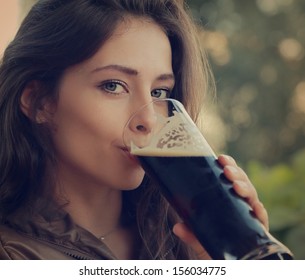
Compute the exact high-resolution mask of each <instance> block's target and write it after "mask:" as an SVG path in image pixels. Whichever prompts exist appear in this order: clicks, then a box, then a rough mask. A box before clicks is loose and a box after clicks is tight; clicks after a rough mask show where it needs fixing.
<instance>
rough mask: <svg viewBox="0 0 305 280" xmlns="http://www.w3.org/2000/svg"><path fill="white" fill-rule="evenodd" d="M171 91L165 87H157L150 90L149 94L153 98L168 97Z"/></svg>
mask: <svg viewBox="0 0 305 280" xmlns="http://www.w3.org/2000/svg"><path fill="white" fill-rule="evenodd" d="M170 93H171V91H170V90H169V89H165V88H157V89H154V90H153V91H152V92H151V96H152V97H154V98H168V97H169V95H170Z"/></svg>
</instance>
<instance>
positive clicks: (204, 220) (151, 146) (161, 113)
mask: <svg viewBox="0 0 305 280" xmlns="http://www.w3.org/2000/svg"><path fill="white" fill-rule="evenodd" d="M123 138H124V142H125V145H126V146H127V147H128V148H129V149H130V150H131V151H130V152H131V153H132V154H134V155H136V156H137V157H138V159H139V161H140V163H141V165H142V167H143V169H144V170H145V172H146V173H147V175H148V176H149V177H151V179H152V180H153V181H155V183H156V184H157V185H158V186H159V187H160V190H161V193H162V194H163V195H164V196H165V198H166V199H167V200H168V201H169V203H170V204H171V205H172V207H173V208H174V209H175V210H176V212H177V213H178V214H179V216H180V217H181V218H182V220H183V221H184V222H185V223H186V224H187V226H188V227H189V228H190V230H192V232H193V233H194V234H195V236H196V237H197V239H198V240H199V242H200V243H201V244H202V245H203V247H204V248H205V249H206V251H207V252H208V253H209V255H210V256H211V257H212V259H218V260H227V259H228V260H231V259H269V260H276V259H293V257H292V253H291V252H290V251H289V249H288V248H287V247H285V246H284V245H283V244H281V243H280V242H279V241H278V240H276V239H275V238H274V237H273V236H271V234H270V233H269V232H268V231H267V230H266V229H265V228H264V226H263V225H262V224H261V223H260V221H259V220H258V219H257V218H256V217H255V216H254V214H253V211H252V209H251V207H250V206H249V205H248V204H247V203H246V202H245V201H244V200H243V199H242V198H241V197H239V196H238V195H237V194H236V192H235V191H234V189H233V186H232V183H231V182H230V181H229V180H227V179H226V178H225V176H224V174H223V170H222V167H221V166H220V165H219V164H218V162H217V158H216V156H215V154H214V152H213V151H212V149H211V148H210V146H209V145H208V143H207V141H206V140H205V138H204V137H203V135H202V134H201V132H200V131H199V129H198V128H197V127H196V125H195V124H194V122H193V121H192V120H191V118H190V116H189V115H188V114H187V112H186V110H185V109H184V107H183V105H182V104H181V103H180V102H178V101H177V100H173V99H161V100H155V101H154V102H152V103H150V104H147V105H146V106H144V107H142V108H141V109H140V110H138V111H137V112H136V113H134V114H133V115H132V117H131V118H130V120H129V122H128V124H127V125H126V127H125V129H124V134H123Z"/></svg>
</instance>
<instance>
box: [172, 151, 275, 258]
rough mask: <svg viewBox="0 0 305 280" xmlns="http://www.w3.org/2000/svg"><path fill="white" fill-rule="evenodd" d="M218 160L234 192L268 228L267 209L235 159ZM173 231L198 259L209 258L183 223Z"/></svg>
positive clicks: (224, 157) (226, 157) (221, 157)
mask: <svg viewBox="0 0 305 280" xmlns="http://www.w3.org/2000/svg"><path fill="white" fill-rule="evenodd" d="M218 162H219V164H220V165H221V166H222V167H223V172H224V175H225V176H226V178H227V179H228V180H230V181H231V182H232V184H233V188H234V190H235V191H236V193H237V194H238V195H240V196H241V197H243V198H244V199H245V200H246V201H247V202H248V203H249V205H250V206H251V207H252V209H253V212H254V214H255V215H256V217H257V218H258V219H259V220H260V221H261V223H262V224H263V225H264V226H265V228H266V229H267V230H268V229H269V222H268V214H267V211H266V209H265V208H264V206H263V204H262V203H261V202H260V201H259V199H258V195H257V192H256V190H255V188H254V186H253V185H252V183H251V181H250V180H249V178H248V176H247V174H246V173H245V172H244V171H243V170H242V169H241V168H240V167H238V166H237V164H236V162H235V160H234V159H233V158H232V157H230V156H226V155H220V156H219V157H218ZM173 232H174V234H176V235H177V236H178V237H179V238H180V239H181V240H182V241H184V242H185V243H186V244H188V245H189V246H190V247H191V248H192V249H193V250H194V252H195V253H196V255H197V257H198V259H202V260H204V259H211V257H210V256H209V254H208V253H207V251H206V250H205V249H204V248H203V247H202V245H201V244H200V243H199V241H198V240H197V238H196V237H195V236H194V234H193V233H192V232H191V231H190V230H189V229H188V228H187V226H186V225H185V224H184V223H177V224H176V225H175V226H174V228H173Z"/></svg>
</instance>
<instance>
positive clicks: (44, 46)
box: [0, 0, 210, 258]
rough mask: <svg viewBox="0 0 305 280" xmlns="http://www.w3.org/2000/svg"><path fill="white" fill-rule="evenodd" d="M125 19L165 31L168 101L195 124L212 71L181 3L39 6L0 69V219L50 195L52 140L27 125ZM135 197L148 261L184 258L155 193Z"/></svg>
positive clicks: (94, 1) (66, 0) (47, 0)
mask: <svg viewBox="0 0 305 280" xmlns="http://www.w3.org/2000/svg"><path fill="white" fill-rule="evenodd" d="M126 16H136V17H148V18H151V19H153V20H154V21H155V22H156V23H157V24H159V25H160V26H161V27H162V28H163V30H164V31H165V32H166V34H167V36H168V38H169V40H170V43H171V47H172V56H173V59H172V61H173V71H174V74H175V80H176V85H175V88H174V91H173V92H174V96H173V98H176V99H178V100H180V101H181V102H182V103H184V105H185V107H186V109H187V110H188V112H189V113H190V115H191V116H192V117H193V119H194V120H196V118H197V117H198V114H199V112H200V109H201V106H202V102H203V97H204V94H205V93H206V92H207V91H208V86H209V81H210V70H209V66H208V63H207V60H206V59H205V58H204V57H203V56H202V53H201V52H200V50H199V45H198V43H197V39H196V26H195V25H194V23H193V22H192V20H191V17H190V16H189V14H188V12H187V9H186V7H185V3H184V2H183V1H182V0H153V1H152V0H111V1H109V0H40V1H38V2H37V3H36V4H35V5H34V6H33V8H32V9H31V11H30V12H29V14H28V15H27V16H26V18H25V19H24V21H23V22H22V24H21V26H20V29H19V31H18V32H17V34H16V37H15V38H14V40H13V41H12V42H11V43H10V44H9V46H8V47H7V49H6V51H5V53H4V56H3V60H2V63H1V66H0V137H1V142H0V170H1V173H0V219H2V220H4V219H7V218H8V217H9V216H10V215H12V214H13V213H14V212H15V211H17V210H18V209H23V208H25V207H28V206H29V205H32V204H33V202H34V201H35V200H37V198H38V197H40V196H43V195H45V193H46V191H48V185H47V183H46V170H47V164H50V163H52V162H54V154H53V147H52V143H51V142H50V139H51V137H50V133H49V130H48V128H47V127H46V126H44V125H39V124H36V122H35V121H33V120H35V116H36V114H37V112H38V110H39V108H41V106H42V104H43V102H45V100H51V101H53V102H56V100H57V97H58V96H57V93H58V92H57V86H58V83H59V81H60V78H61V76H62V74H63V72H64V70H65V69H67V68H68V67H70V66H72V65H75V64H77V63H80V62H82V61H84V60H86V59H88V58H90V57H91V56H93V55H94V54H95V53H96V51H97V50H98V49H99V48H100V46H101V45H102V44H103V42H105V41H106V40H107V39H108V38H109V37H110V36H111V35H112V32H113V31H114V30H115V27H116V26H117V25H118V23H120V21H121V20H122V19H123V18H124V17H126ZM31 81H37V82H38V85H39V90H37V89H36V91H35V92H34V94H33V96H32V100H31V101H32V102H31V105H32V108H31V112H32V113H31V116H30V117H27V116H25V115H24V114H23V113H22V111H21V109H20V98H21V94H22V92H23V90H24V89H25V87H26V86H27V85H28V84H29V83H30V82H31ZM135 193H137V196H139V197H137V201H138V202H137V204H136V205H135V211H136V212H137V213H138V214H137V215H136V216H137V217H138V218H137V223H138V227H139V232H140V235H141V237H142V242H143V244H144V248H146V256H147V258H167V256H168V250H169V249H172V250H171V251H172V252H176V253H175V254H174V256H173V255H172V256H171V257H175V258H189V255H188V253H187V251H186V250H184V249H183V245H181V246H180V247H179V246H178V245H177V244H178V243H177V242H176V240H175V238H174V237H173V234H172V233H171V227H172V225H173V224H174V223H175V220H176V219H177V217H176V215H175V213H174V211H173V210H172V209H171V207H169V205H168V203H167V202H166V201H165V200H164V199H163V197H162V196H161V195H160V193H159V191H158V189H157V188H156V187H154V186H153V185H152V184H151V182H149V180H145V184H144V183H143V186H142V188H140V190H139V191H136V192H135ZM131 196H132V195H131ZM131 196H130V197H131ZM131 200H132V199H131ZM133 204H134V203H133ZM173 248H174V249H173Z"/></svg>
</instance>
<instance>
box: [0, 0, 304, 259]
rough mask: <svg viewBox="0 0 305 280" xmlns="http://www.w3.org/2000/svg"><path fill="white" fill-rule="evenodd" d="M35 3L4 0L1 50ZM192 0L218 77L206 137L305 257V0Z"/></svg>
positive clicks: (206, 112) (205, 118) (273, 227)
mask: <svg viewBox="0 0 305 280" xmlns="http://www.w3.org/2000/svg"><path fill="white" fill-rule="evenodd" d="M34 2H36V0H10V1H7V0H0V56H2V53H3V51H4V49H5V47H6V46H7V44H8V43H9V41H10V40H11V39H12V38H13V36H14V34H15V32H16V30H17V28H18V25H19V24H20V21H21V20H22V18H23V17H24V15H25V14H26V12H27V11H28V9H29V8H30V7H31V5H32V4H33V3H34ZM187 4H188V6H189V7H190V10H191V12H192V14H193V16H194V18H195V19H196V21H197V23H198V25H199V26H201V28H199V29H198V33H199V39H200V43H201V45H202V48H203V50H205V51H206V52H207V54H208V57H209V60H210V63H211V67H212V69H213V72H214V76H215V80H216V87H217V94H216V96H211V97H210V98H209V99H208V100H207V103H206V106H205V107H204V108H203V111H202V127H203V130H204V132H205V133H206V135H207V138H208V141H209V142H210V143H211V145H212V146H213V148H214V149H215V150H216V152H217V153H227V154H230V155H232V156H233V157H234V158H235V159H236V160H237V162H238V163H239V165H240V166H241V167H242V168H244V169H245V170H246V172H247V173H248V175H249V177H250V179H251V180H252V182H253V183H254V185H255V187H256V188H257V190H258V193H259V197H260V199H261V201H262V202H263V203H264V205H265V207H266V209H267V211H268V213H269V218H270V231H271V233H272V234H273V235H274V236H276V237H277V238H278V239H280V240H281V241H282V242H283V243H285V244H286V245H287V246H288V247H289V248H290V249H291V250H292V251H293V253H294V254H295V257H296V258H297V259H305V1H302V0H253V1H244V0H187ZM220 207H221V205H220Z"/></svg>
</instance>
